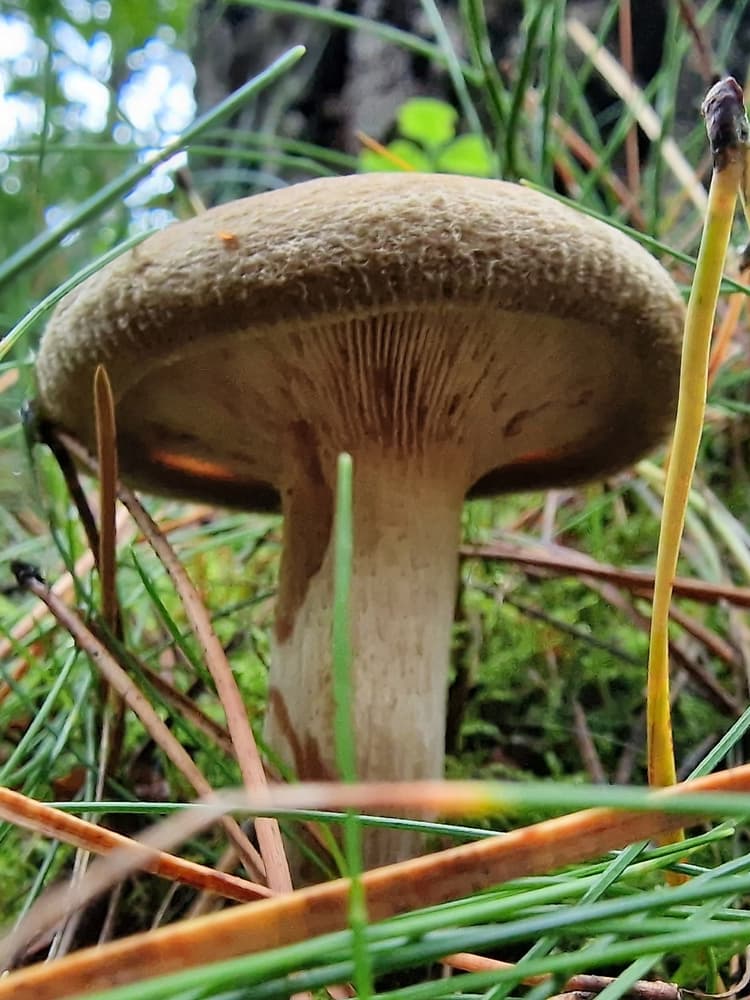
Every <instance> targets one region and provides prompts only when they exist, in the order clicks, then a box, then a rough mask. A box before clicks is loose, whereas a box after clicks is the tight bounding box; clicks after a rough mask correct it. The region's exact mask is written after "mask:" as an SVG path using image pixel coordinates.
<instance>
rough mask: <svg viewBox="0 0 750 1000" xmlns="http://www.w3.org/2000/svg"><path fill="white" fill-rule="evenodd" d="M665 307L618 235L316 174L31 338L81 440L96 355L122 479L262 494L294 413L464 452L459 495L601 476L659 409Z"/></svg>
mask: <svg viewBox="0 0 750 1000" xmlns="http://www.w3.org/2000/svg"><path fill="white" fill-rule="evenodd" d="M682 312H683V310H682V303H681V301H680V299H679V297H678V295H677V292H676V290H675V288H674V286H673V284H672V282H671V280H670V279H669V278H668V276H667V275H666V273H665V272H664V270H663V269H662V268H661V267H660V266H659V264H657V263H656V261H654V260H653V258H652V257H651V256H650V255H649V254H648V253H647V252H646V251H645V250H643V249H642V248H641V247H640V246H638V245H637V244H636V243H635V242H634V241H632V240H630V239H628V238H627V237H625V236H624V235H622V234H621V233H619V232H618V231H616V230H615V229H612V228H611V227H609V226H606V225H604V224H602V223H600V222H598V221H596V220H593V219H591V218H589V217H587V216H585V215H583V214H580V213H578V212H576V211H574V210H572V209H570V208H568V207H566V206H564V205H562V204H560V203H559V202H557V201H555V200H553V199H551V198H549V197H546V196H544V195H541V194H538V193H536V192H534V191H531V190H528V189H525V188H522V187H518V186H516V185H512V184H507V183H503V182H500V181H491V180H477V179H474V178H465V177H457V176H445V175H416V174H372V175H364V176H350V177H342V178H333V179H323V180H315V181H310V182H307V183H304V184H298V185H295V186H292V187H288V188H286V189H283V190H279V191H273V192H269V193H266V194H261V195H257V196H255V197H252V198H247V199H244V200H241V201H236V202H233V203H231V204H228V205H223V206H221V207H219V208H216V209H213V210H211V211H209V212H206V213H205V214H204V215H201V216H199V217H197V218H195V219H192V220H190V221H188V222H183V223H179V224H176V225H173V226H170V227H168V228H167V229H165V230H164V231H162V232H160V233H157V234H156V235H154V236H153V237H151V238H150V239H148V240H147V241H145V242H144V243H143V244H141V245H139V246H137V247H136V248H135V249H133V250H131V251H130V252H128V253H126V254H124V255H123V256H122V257H120V258H119V259H117V260H116V261H115V262H114V263H112V264H110V265H109V266H108V267H105V268H104V269H102V270H101V271H100V272H99V273H98V274H96V275H95V276H93V277H92V278H90V279H89V280H88V281H86V282H84V283H83V284H82V285H81V286H80V287H79V288H78V289H76V291H74V292H73V293H72V294H71V295H69V296H68V297H67V298H66V299H65V300H64V301H63V302H62V303H61V304H60V306H59V307H58V308H57V310H56V311H55V313H54V315H53V317H52V319H51V321H50V323H49V325H48V328H47V331H46V333H45V336H44V338H43V341H42V345H41V349H40V353H39V359H38V366H37V371H38V379H39V392H40V400H41V409H42V412H43V414H44V415H45V416H46V417H48V418H49V419H51V420H52V421H54V422H56V423H58V424H60V425H62V426H63V427H65V428H66V429H67V430H69V431H71V432H73V433H74V434H75V435H77V436H78V437H79V438H80V439H81V440H82V441H83V442H84V443H87V444H88V445H90V446H91V445H92V444H93V436H94V430H93V427H94V421H93V413H92V402H91V385H92V380H93V373H94V369H95V367H96V365H97V364H100V363H103V364H105V365H106V368H107V371H108V373H109V376H110V380H111V382H112V385H113V388H114V393H115V399H116V402H117V411H118V427H119V451H120V463H121V469H122V472H123V475H124V476H125V477H126V478H129V479H130V480H131V481H133V482H135V483H136V484H138V485H141V486H143V487H145V488H148V489H151V490H154V491H157V492H168V493H174V494H178V495H183V496H190V497H195V498H203V499H210V500H214V501H216V502H220V503H228V504H239V505H242V506H243V507H245V508H248V509H249V508H257V509H270V508H273V507H275V506H277V505H278V501H279V488H280V479H281V477H282V470H281V463H282V461H283V456H282V452H283V442H284V435H285V433H286V430H287V429H288V428H289V427H290V426H293V425H300V426H304V427H306V428H312V429H313V433H314V434H315V435H316V436H317V437H323V438H325V439H326V440H327V441H328V442H329V444H330V446H331V448H332V449H333V450H334V451H335V450H343V449H353V450H356V449H357V448H358V447H360V446H361V444H362V442H363V441H369V442H375V443H376V444H377V446H378V447H383V448H385V449H386V450H396V451H402V450H403V451H409V450H410V449H416V450H417V451H421V450H423V449H427V450H429V447H430V443H431V442H433V443H435V444H439V443H440V442H445V441H449V440H450V441H451V442H452V444H453V445H456V446H458V447H459V448H460V449H464V450H465V451H466V452H467V453H468V455H469V458H468V470H469V471H468V480H469V481H468V484H467V485H468V487H469V488H470V492H471V493H473V494H487V493H492V492H501V491H508V490H515V489H523V488H537V487H546V486H551V485H562V484H566V483H573V482H578V481H582V480H586V479H592V478H595V477H598V476H602V475H606V474H608V473H610V472H613V471H615V470H616V469H618V468H621V467H623V466H625V465H627V464H629V463H630V462H632V461H633V460H635V459H636V458H637V457H638V456H639V455H641V454H642V453H644V452H646V451H647V450H649V449H650V448H651V447H653V446H654V445H656V444H657V443H658V442H660V441H661V440H662V439H663V438H664V436H665V435H666V434H667V433H668V431H669V429H670V426H671V422H672V419H673V414H674V409H675V400H676V392H677V384H678V358H679V350H680V334H681V325H682Z"/></svg>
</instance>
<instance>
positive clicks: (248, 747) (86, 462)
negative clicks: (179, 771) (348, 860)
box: [59, 434, 292, 892]
mask: <svg viewBox="0 0 750 1000" xmlns="http://www.w3.org/2000/svg"><path fill="white" fill-rule="evenodd" d="M59 439H60V441H61V443H62V444H63V445H64V446H65V447H66V448H67V450H68V451H69V452H70V453H71V454H72V455H74V456H75V458H76V460H77V461H78V462H80V463H81V464H82V465H83V466H84V467H88V468H89V469H91V471H93V472H96V471H97V469H96V463H95V462H94V460H93V459H92V457H91V455H89V454H88V452H87V451H86V450H85V449H84V448H83V447H82V446H81V445H80V444H79V443H78V442H77V441H75V440H74V439H72V438H70V437H69V436H68V435H66V434H60V435H59ZM118 495H119V498H120V500H121V502H122V503H123V504H124V506H125V507H126V508H127V509H128V511H129V512H130V515H131V517H132V518H133V520H134V521H135V522H136V524H137V525H138V527H139V528H140V530H141V532H142V534H143V536H144V537H145V538H146V540H147V541H148V543H149V544H150V545H151V547H152V548H153V550H154V552H155V553H156V555H157V556H158V557H159V559H160V560H161V563H162V565H163V566H164V568H165V569H166V570H167V572H168V573H169V575H170V577H171V578H172V582H173V583H174V586H175V589H176V590H177V593H178V594H179V596H180V600H181V601H182V605H183V607H184V609H185V614H186V616H187V619H188V621H189V622H190V625H191V627H192V629H193V632H194V634H195V636H196V638H197V639H198V642H199V643H200V646H201V649H202V650H203V653H204V657H205V663H206V666H207V668H208V670H209V672H210V673H211V676H212V678H213V681H214V684H215V685H216V691H217V693H218V695H219V700H220V701H221V704H222V706H223V708H224V713H225V715H226V719H227V726H228V729H229V734H230V736H231V738H232V742H233V743H234V746H235V751H236V754H237V761H238V763H239V765H240V770H241V772H242V777H243V781H244V783H245V787H246V788H247V790H248V792H252V791H253V790H254V789H258V788H264V787H265V785H266V774H265V771H264V769H263V762H262V760H261V757H260V753H259V752H258V747H257V745H256V743H255V737H254V736H253V732H252V729H251V728H250V722H249V720H248V717H247V711H246V709H245V706H244V703H243V701H242V694H241V693H240V689H239V687H238V685H237V681H236V680H235V677H234V674H233V673H232V668H231V666H230V665H229V661H228V660H227V657H226V653H225V652H224V648H223V646H222V645H221V643H220V642H219V639H218V636H217V635H216V632H215V631H214V629H213V626H212V624H211V619H210V617H209V615H208V612H207V610H206V607H205V605H204V604H203V602H202V601H201V598H200V595H199V594H198V591H197V590H196V588H195V587H194V586H193V584H192V582H191V580H190V578H189V577H188V575H187V573H186V572H185V569H184V568H183V566H182V564H181V563H180V560H179V559H178V558H177V555H176V554H175V552H174V549H173V548H172V546H171V545H170V543H169V541H168V540H167V539H166V537H165V536H164V534H163V533H162V532H161V531H160V530H159V526H158V525H157V524H156V522H155V521H154V520H153V518H152V517H151V515H150V514H149V513H148V511H147V510H146V509H145V508H144V507H143V505H142V504H141V503H140V501H139V500H138V498H137V497H136V496H135V494H134V493H133V492H132V491H131V490H129V489H128V488H127V487H126V486H123V485H122V484H119V487H118ZM255 829H256V832H257V835H258V843H259V846H260V853H261V856H262V858H263V863H264V867H265V871H266V878H267V880H268V885H269V888H271V889H273V890H274V891H275V892H289V891H290V890H291V888H292V880H291V875H290V873H289V864H288V862H287V858H286V854H285V852H284V845H283V843H282V840H281V831H280V830H279V824H278V823H277V822H276V820H275V819H258V820H257V821H256V824H255Z"/></svg>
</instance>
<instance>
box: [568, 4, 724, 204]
mask: <svg viewBox="0 0 750 1000" xmlns="http://www.w3.org/2000/svg"><path fill="white" fill-rule="evenodd" d="M566 28H567V32H568V36H569V38H570V39H571V40H572V41H573V42H574V43H575V44H576V45H577V46H578V48H579V49H580V50H581V52H583V54H584V55H585V56H586V58H587V59H589V60H590V62H591V64H592V65H593V66H594V67H595V68H596V70H597V71H598V72H599V73H600V74H601V75H602V76H603V77H604V79H605V80H606V81H607V83H608V84H609V85H610V87H611V88H612V89H613V90H614V92H615V93H616V94H617V95H618V97H620V99H621V100H622V102H623V104H625V105H626V107H628V108H629V109H630V111H631V113H632V114H633V116H634V118H635V119H636V121H637V122H638V124H639V125H640V126H641V128H642V129H643V131H644V132H645V133H646V135H647V136H648V137H649V139H651V141H652V142H657V141H658V140H659V139H660V137H661V132H662V123H661V121H660V119H659V116H658V115H657V114H656V112H655V111H654V109H653V108H652V107H651V105H650V104H649V103H648V101H647V100H646V98H645V97H644V96H643V91H642V90H641V89H640V88H639V87H638V86H637V85H636V84H635V83H634V82H633V80H632V79H631V77H630V76H629V75H628V74H627V73H626V72H625V70H624V69H623V68H622V66H621V65H620V63H618V61H617V60H616V59H615V58H614V56H613V55H611V54H610V53H609V52H608V51H607V50H606V49H605V48H603V47H602V46H601V45H599V42H598V41H597V39H596V37H595V36H594V35H593V34H592V33H591V32H590V31H589V29H588V28H587V27H586V25H585V24H583V22H582V21H579V20H577V19H576V18H570V19H569V20H568V21H567V24H566ZM661 150H662V155H663V157H664V162H665V163H666V164H667V165H668V166H669V168H670V170H671V171H672V173H673V174H674V176H675V177H676V178H677V180H678V181H679V182H680V184H681V185H682V187H683V188H684V189H685V191H686V192H687V193H688V194H689V196H690V200H691V201H692V202H693V204H694V205H695V206H696V208H697V209H698V210H699V211H700V213H701V214H702V215H705V212H706V205H707V204H708V195H707V194H706V189H705V188H704V187H703V185H702V184H701V183H700V181H699V180H698V178H697V177H696V175H695V171H694V170H693V168H692V167H691V166H690V164H689V163H688V161H687V160H686V159H685V157H684V156H683V154H682V150H681V149H680V147H679V146H678V145H677V143H676V142H675V141H674V139H672V138H671V136H665V137H664V138H663V139H662V140H661Z"/></svg>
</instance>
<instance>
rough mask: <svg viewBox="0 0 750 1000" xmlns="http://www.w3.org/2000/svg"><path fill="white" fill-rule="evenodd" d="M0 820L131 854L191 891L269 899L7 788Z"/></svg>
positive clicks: (255, 888) (98, 850)
mask: <svg viewBox="0 0 750 1000" xmlns="http://www.w3.org/2000/svg"><path fill="white" fill-rule="evenodd" d="M0 816H1V817H2V818H3V819H4V820H5V821H6V822H8V823H12V824H14V825H15V826H20V827H23V828H24V829H25V830H33V831H34V832H35V833H40V834H42V835H43V836H45V837H52V838H54V839H56V840H61V841H63V842H64V843H66V844H72V845H73V846H74V847H79V848H82V849H83V850H86V851H91V852H92V853H94V854H109V853H110V852H111V851H114V850H118V849H120V850H126V851H132V852H134V853H135V855H136V857H138V859H139V861H138V863H139V867H141V868H143V869H144V871H148V872H151V873H152V874H154V875H159V876H161V877H162V878H166V879H170V880H171V881H175V882H181V883H183V884H184V885H190V886H193V888H195V889H200V890H204V891H207V892H211V893H215V894H216V895H219V896H224V897H225V898H226V899H234V900H237V901H238V902H240V903H243V902H245V903H246V902H251V901H252V900H254V899H265V898H267V897H268V896H270V895H271V891H270V889H267V888H266V887H265V886H262V885H258V884H256V883H254V882H248V881H247V880H246V879H243V878H238V877H237V876H236V875H228V874H225V873H224V872H219V871H215V870H214V869H213V868H209V867H207V866H206V865H200V864H196V863H195V862H193V861H186V860H185V859H184V858H178V857H176V856H175V855H173V854H167V853H165V852H164V851H158V850H155V849H153V848H149V847H145V846H143V845H142V844H139V843H138V841H136V840H132V839H131V838H130V837H125V836H123V835H122V834H120V833H115V832H114V831H112V830H108V829H106V827H102V826H98V825H95V824H93V823H89V822H87V821H86V820H84V819H80V818H79V817H77V816H71V815H69V814H68V813H65V812H62V811H61V810H60V809H55V808H54V807H53V806H49V805H45V804H44V803H42V802H37V801H36V799H31V798H28V797H27V796H26V795H22V794H21V793H20V792H14V791H11V790H10V789H9V788H2V787H0Z"/></svg>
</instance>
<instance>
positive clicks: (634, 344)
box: [116, 304, 673, 865]
mask: <svg viewBox="0 0 750 1000" xmlns="http://www.w3.org/2000/svg"><path fill="white" fill-rule="evenodd" d="M636 334H637V331H636V330H635V329H632V328H631V329H617V330H615V329H611V328H608V327H606V326H604V325H595V324H589V325H588V326H584V327H583V328H581V327H580V326H579V327H578V328H577V330H576V332H575V335H574V336H571V332H570V330H569V328H568V323H567V322H566V321H565V320H564V319H555V318H550V317H549V316H546V315H544V314H543V313H539V314H528V313H524V314H522V313H513V312H503V311H497V310H495V311H489V310H487V309H480V308H475V309H473V310H470V309H469V310H467V309H466V308H461V309H457V308H452V307H451V306H450V305H445V304H442V305H440V306H439V307H438V306H436V307H434V308H432V307H423V308H421V309H419V310H416V309H415V310H412V311H410V312H406V313H399V314H395V313H389V312H382V313H380V314H378V315H375V316H370V317H367V318H360V317H353V318H351V319H349V320H346V321H343V320H342V321H338V322H329V323H325V324H323V323H321V324H319V325H312V326H310V325H309V324H308V325H307V327H306V329H305V330H304V333H303V332H302V331H301V330H300V329H295V328H288V327H287V328H283V329H282V328H280V329H274V330H271V331H261V332H258V331H237V332H235V333H233V334H231V335H223V336H221V337H218V338H212V339H211V341H210V343H209V342H207V343H205V344H202V345H201V344H199V345H195V344H192V345H189V346H188V347H187V348H185V349H183V350H182V351H181V352H179V353H176V352H173V353H172V354H171V355H170V356H169V357H166V358H161V359H160V360H159V363H158V364H154V365H153V366H152V367H151V368H148V369H147V370H146V371H145V373H144V372H143V371H141V372H139V373H135V372H128V373H125V374H124V375H122V376H120V378H119V381H116V384H117V385H118V386H119V389H118V423H119V426H120V427H121V428H122V433H121V440H120V451H121V462H122V466H123V469H124V470H125V471H126V473H128V474H129V475H130V476H131V477H132V478H134V479H135V480H137V481H141V482H142V483H144V485H146V486H149V487H151V488H156V489H165V488H167V489H170V490H171V491H175V490H177V491H182V492H184V493H185V494H186V495H190V494H191V493H192V492H196V491H195V490H193V489H192V488H191V487H192V482H193V480H194V479H196V480H197V479H198V478H200V482H201V488H200V493H201V494H202V495H203V496H204V497H205V496H206V495H207V493H209V494H210V490H211V489H214V491H215V495H216V498H217V499H219V500H223V501H224V502H236V503H239V504H242V505H243V506H245V507H252V506H258V505H260V506H263V505H265V504H267V503H271V502H273V501H275V500H278V501H279V502H280V506H281V509H282V512H283V514H284V551H283V557H282V569H281V578H280V584H279V597H278V605H277V615H276V636H275V650H274V656H273V665H272V670H271V677H270V682H269V684H270V690H269V715H268V721H267V727H266V734H267V739H268V741H269V744H270V745H271V746H272V747H273V749H274V750H275V751H276V753H277V754H279V755H280V757H281V758H282V759H283V760H284V761H285V762H286V763H287V764H288V765H289V766H290V767H291V768H292V769H293V770H294V771H295V772H296V773H297V775H298V776H299V777H300V778H303V779H319V778H334V777H336V776H337V766H336V760H335V752H334V740H333V697H332V690H331V672H330V628H331V598H332V572H333V569H332V552H331V544H330V540H331V530H332V523H333V499H332V498H333V495H334V475H335V467H336V455H337V454H338V453H339V452H341V451H349V452H350V453H351V454H352V456H353V460H354V470H355V472H354V476H355V478H354V512H355V523H354V581H353V589H352V627H353V640H354V642H353V644H354V677H353V690H354V692H355V693H354V704H353V706H352V713H353V722H354V728H355V732H356V738H357V767H358V772H359V775H360V777H361V778H363V779H380V780H388V779H407V778H433V777H440V776H441V775H442V768H443V754H444V731H445V724H444V716H445V697H446V688H447V678H448V669H449V651H450V630H451V624H452V612H453V605H454V600H455V587H456V574H457V564H456V560H457V555H456V553H457V541H458V534H459V527H460V515H461V507H462V503H463V500H464V497H465V496H466V494H467V493H468V492H470V491H471V490H472V488H475V489H476V488H477V487H478V488H479V489H481V488H482V487H483V484H484V485H486V486H487V487H488V488H490V487H491V488H492V489H493V490H495V491H496V490H497V488H498V486H499V487H500V489H502V488H503V487H505V488H517V487H518V486H519V485H529V486H536V485H539V486H545V485H548V484H549V482H550V481H553V482H554V481H555V479H556V480H557V482H560V483H561V482H563V481H576V480H581V479H585V478H592V477H593V476H594V475H598V474H603V473H606V472H608V471H610V469H612V470H614V469H615V468H619V467H621V466H622V465H623V464H625V463H627V462H628V461H630V460H631V459H632V458H634V457H635V456H636V454H638V453H640V452H641V451H642V450H643V448H644V440H646V441H650V442H652V443H656V441H658V440H659V438H660V437H661V436H662V434H663V431H664V428H663V427H662V426H661V423H660V422H661V421H663V419H664V418H663V416H661V415H660V414H662V413H663V400H658V401H657V402H656V403H655V404H654V408H653V411H652V410H651V403H650V401H649V399H644V398H643V397H642V382H643V381H644V380H646V367H647V366H649V367H650V371H649V372H648V380H650V383H651V384H652V385H654V384H655V382H657V383H658V378H657V379H656V380H655V378H654V371H653V365H654V361H653V360H652V359H649V358H648V357H647V356H645V354H644V352H643V349H642V348H639V346H638V344H639V339H638V337H637V335H636ZM672 376H673V371H672V370H671V369H669V370H668V371H667V373H666V374H665V377H664V391H665V392H667V391H669V392H671V380H672ZM197 399H200V400H201V403H200V405H196V404H195V402H194V401H195V400H197ZM550 470H551V471H550ZM258 498H260V500H259V499H258ZM418 846H419V844H418V840H417V839H415V838H414V836H411V835H409V834H404V833H400V832H394V831H388V830H386V831H377V832H374V833H372V834H370V835H368V839H367V842H366V846H365V855H366V861H367V863H368V864H369V865H373V864H377V863H384V862H386V861H392V860H394V858H397V857H404V856H407V855H409V854H411V853H414V851H415V850H417V848H418Z"/></svg>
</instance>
